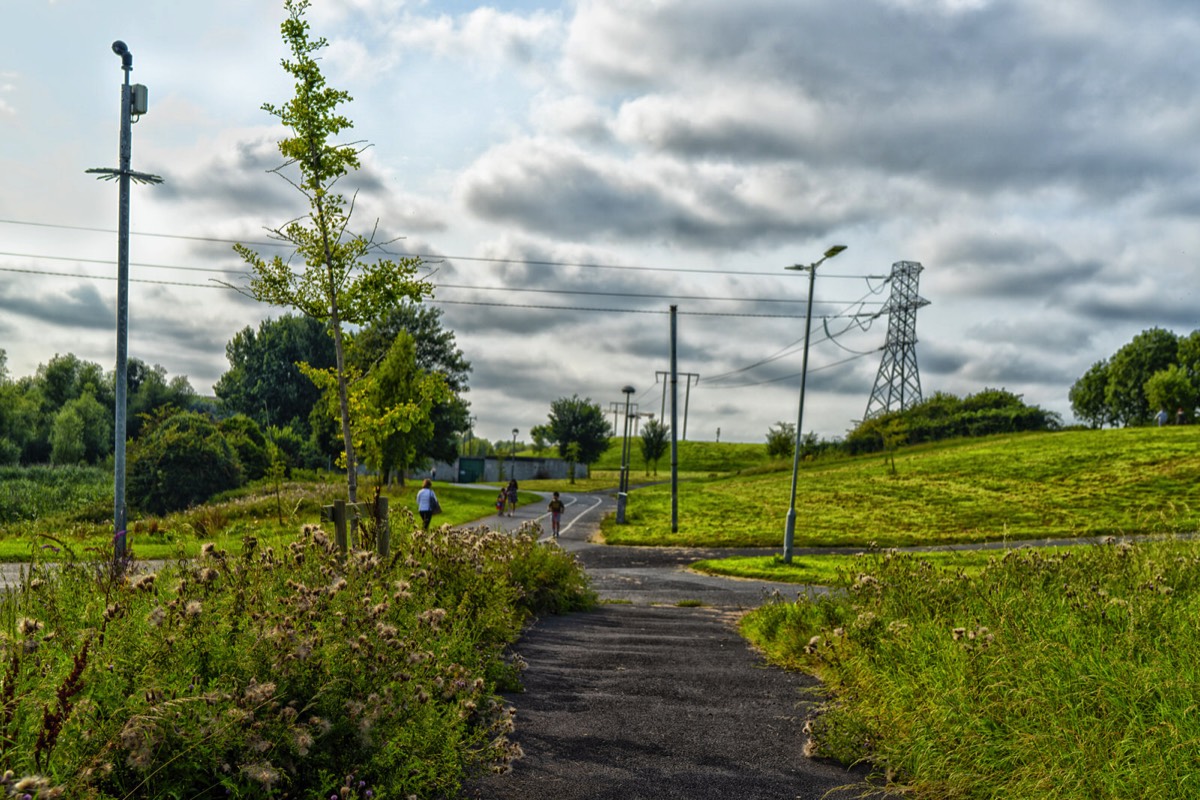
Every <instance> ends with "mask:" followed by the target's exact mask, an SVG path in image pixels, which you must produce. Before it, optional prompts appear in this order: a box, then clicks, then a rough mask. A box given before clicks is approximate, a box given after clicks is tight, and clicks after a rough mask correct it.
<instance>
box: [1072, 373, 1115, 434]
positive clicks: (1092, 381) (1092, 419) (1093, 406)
mask: <svg viewBox="0 0 1200 800" xmlns="http://www.w3.org/2000/svg"><path fill="white" fill-rule="evenodd" d="M1107 386H1108V361H1097V362H1096V363H1095V364H1092V366H1091V367H1090V368H1089V369H1088V371H1087V372H1085V373H1083V375H1082V376H1080V378H1079V380H1077V381H1075V385H1074V386H1072V387H1071V391H1070V394H1069V395H1068V398H1069V399H1070V401H1071V411H1072V413H1074V414H1075V416H1077V417H1079V419H1081V420H1083V421H1084V422H1086V423H1087V424H1089V425H1091V426H1092V427H1093V428H1103V427H1104V426H1105V425H1107V424H1110V423H1111V422H1112V418H1111V417H1110V416H1109V413H1108V402H1107V401H1106V400H1105V387H1107Z"/></svg>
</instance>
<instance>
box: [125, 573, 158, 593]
mask: <svg viewBox="0 0 1200 800" xmlns="http://www.w3.org/2000/svg"><path fill="white" fill-rule="evenodd" d="M156 577H157V576H156V575H155V574H154V573H153V572H148V573H146V574H145V575H138V576H137V577H136V578H134V579H133V580H131V581H130V582H129V588H130V589H133V590H135V591H139V592H148V591H150V590H151V589H153V588H154V580H155V578H156Z"/></svg>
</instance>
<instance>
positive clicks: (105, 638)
mask: <svg viewBox="0 0 1200 800" xmlns="http://www.w3.org/2000/svg"><path fill="white" fill-rule="evenodd" d="M394 545H395V555H394V556H393V557H391V558H390V559H387V560H381V559H380V558H379V557H378V556H376V555H374V554H372V553H368V552H363V551H354V552H351V553H350V554H348V555H342V554H340V553H338V552H337V551H336V548H335V547H334V546H333V545H332V543H331V542H330V537H329V536H327V535H326V534H325V533H324V532H323V531H321V530H320V529H317V528H313V527H309V528H306V529H305V530H304V532H303V534H302V535H301V536H300V537H299V538H297V539H295V540H294V541H293V542H291V543H290V544H289V545H287V546H285V547H281V548H279V549H275V548H273V547H269V546H264V545H262V544H261V543H259V542H257V541H256V540H255V539H254V538H252V537H248V538H247V539H246V540H245V542H244V543H243V546H242V548H241V551H240V553H236V554H235V553H231V552H227V551H224V550H222V549H220V548H217V547H214V546H212V545H208V546H206V547H205V548H204V549H203V551H202V554H201V556H200V558H198V559H196V560H192V561H180V562H178V563H176V564H175V565H173V566H171V567H169V568H166V569H163V570H161V571H159V572H158V573H157V574H153V573H151V574H137V573H133V574H122V573H120V572H117V571H114V570H113V569H112V568H111V564H110V562H103V563H100V564H96V563H89V562H86V561H80V560H76V559H74V558H72V557H71V556H70V553H69V552H67V551H65V550H63V551H60V552H56V553H53V554H52V558H53V559H54V560H55V561H56V562H57V563H56V565H55V566H54V567H49V566H44V565H42V564H41V563H35V564H33V565H31V566H30V567H29V569H28V572H27V573H26V576H25V578H24V580H23V582H22V585H21V586H20V587H19V588H18V589H16V590H12V591H9V592H7V593H5V594H3V595H0V772H5V771H6V770H11V772H10V773H6V776H5V778H4V779H3V781H2V782H3V783H4V786H3V787H0V790H2V791H4V792H5V793H6V795H7V794H12V795H13V796H22V795H27V796H31V797H36V798H54V797H87V798H94V799H95V800H106V799H107V798H210V797H211V798H217V797H220V798H224V797H247V798H248V797H256V798H257V797H302V798H316V797H330V796H337V797H341V798H360V800H361V798H364V797H372V796H374V797H380V798H384V797H398V798H403V797H419V798H434V797H437V798H441V797H450V796H454V795H455V794H456V793H457V792H458V790H459V787H460V786H461V785H462V782H463V781H464V779H465V778H466V777H467V776H469V775H471V774H473V773H475V772H477V771H479V770H485V769H500V770H503V769H507V766H508V764H509V763H510V762H511V761H512V760H513V759H514V758H516V757H518V756H519V755H520V749H519V747H517V746H516V745H515V744H513V743H512V742H511V741H510V740H509V739H508V738H507V734H508V733H509V732H510V731H511V730H512V727H513V718H512V712H511V709H509V708H508V707H507V706H505V705H504V704H503V703H502V702H501V701H499V699H498V698H497V696H496V692H497V691H499V690H501V689H508V688H512V686H513V684H514V681H515V680H516V676H517V671H518V667H519V664H514V663H511V662H510V661H508V660H507V659H506V658H505V655H504V650H505V646H506V644H507V643H509V642H511V641H512V640H513V639H514V638H515V637H516V636H517V635H518V633H519V631H520V628H521V625H522V624H523V622H524V621H525V620H526V619H527V618H528V616H529V615H531V614H535V613H542V612H546V611H555V610H567V609H574V608H580V607H583V606H586V605H588V604H589V603H590V602H592V599H593V598H592V595H591V593H590V592H589V590H588V588H587V585H586V581H585V579H584V576H583V574H582V572H581V570H580V569H579V568H578V566H577V565H576V564H575V562H574V561H573V560H572V559H571V558H570V557H569V556H567V555H566V554H565V553H564V552H563V551H561V550H560V549H558V548H557V547H554V546H545V545H538V544H537V543H536V541H534V539H533V538H532V537H531V536H527V535H516V536H510V535H507V534H499V533H493V532H488V531H486V530H482V529H481V530H473V531H470V530H461V531H453V530H451V529H449V528H446V527H444V528H442V529H441V530H439V531H434V532H430V533H422V532H420V531H404V530H402V531H399V532H398V533H397V535H396V538H395V541H394ZM347 776H352V777H350V778H348V777H347Z"/></svg>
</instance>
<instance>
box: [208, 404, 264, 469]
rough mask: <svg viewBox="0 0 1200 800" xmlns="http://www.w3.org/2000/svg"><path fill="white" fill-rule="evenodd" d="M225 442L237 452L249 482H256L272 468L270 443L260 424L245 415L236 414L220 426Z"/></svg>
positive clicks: (222, 421)
mask: <svg viewBox="0 0 1200 800" xmlns="http://www.w3.org/2000/svg"><path fill="white" fill-rule="evenodd" d="M219 427H220V429H221V433H222V434H224V435H225V440H226V441H227V442H229V444H230V445H232V446H233V449H234V450H236V451H237V454H238V460H239V461H241V462H242V471H243V473H244V477H245V479H246V480H247V481H256V480H258V479H259V478H261V477H263V476H264V475H266V474H267V470H268V469H269V468H270V467H271V451H270V443H269V442H268V441H267V437H266V436H264V435H263V432H262V428H260V427H258V423H257V422H255V421H254V420H252V419H250V417H247V416H246V415H245V414H235V415H234V416H232V417H230V418H229V419H225V420H221V423H220V425H219Z"/></svg>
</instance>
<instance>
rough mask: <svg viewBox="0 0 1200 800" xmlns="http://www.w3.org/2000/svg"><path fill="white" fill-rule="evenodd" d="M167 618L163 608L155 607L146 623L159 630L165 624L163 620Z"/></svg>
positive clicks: (147, 616)
mask: <svg viewBox="0 0 1200 800" xmlns="http://www.w3.org/2000/svg"><path fill="white" fill-rule="evenodd" d="M166 616H167V612H165V611H163V608H162V606H155V607H154V609H153V610H152V611H151V612H150V613H149V614H147V615H146V622H147V623H149V624H151V625H153V626H154V627H156V628H158V627H161V626H162V624H163V619H164V618H165V617H166Z"/></svg>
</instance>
